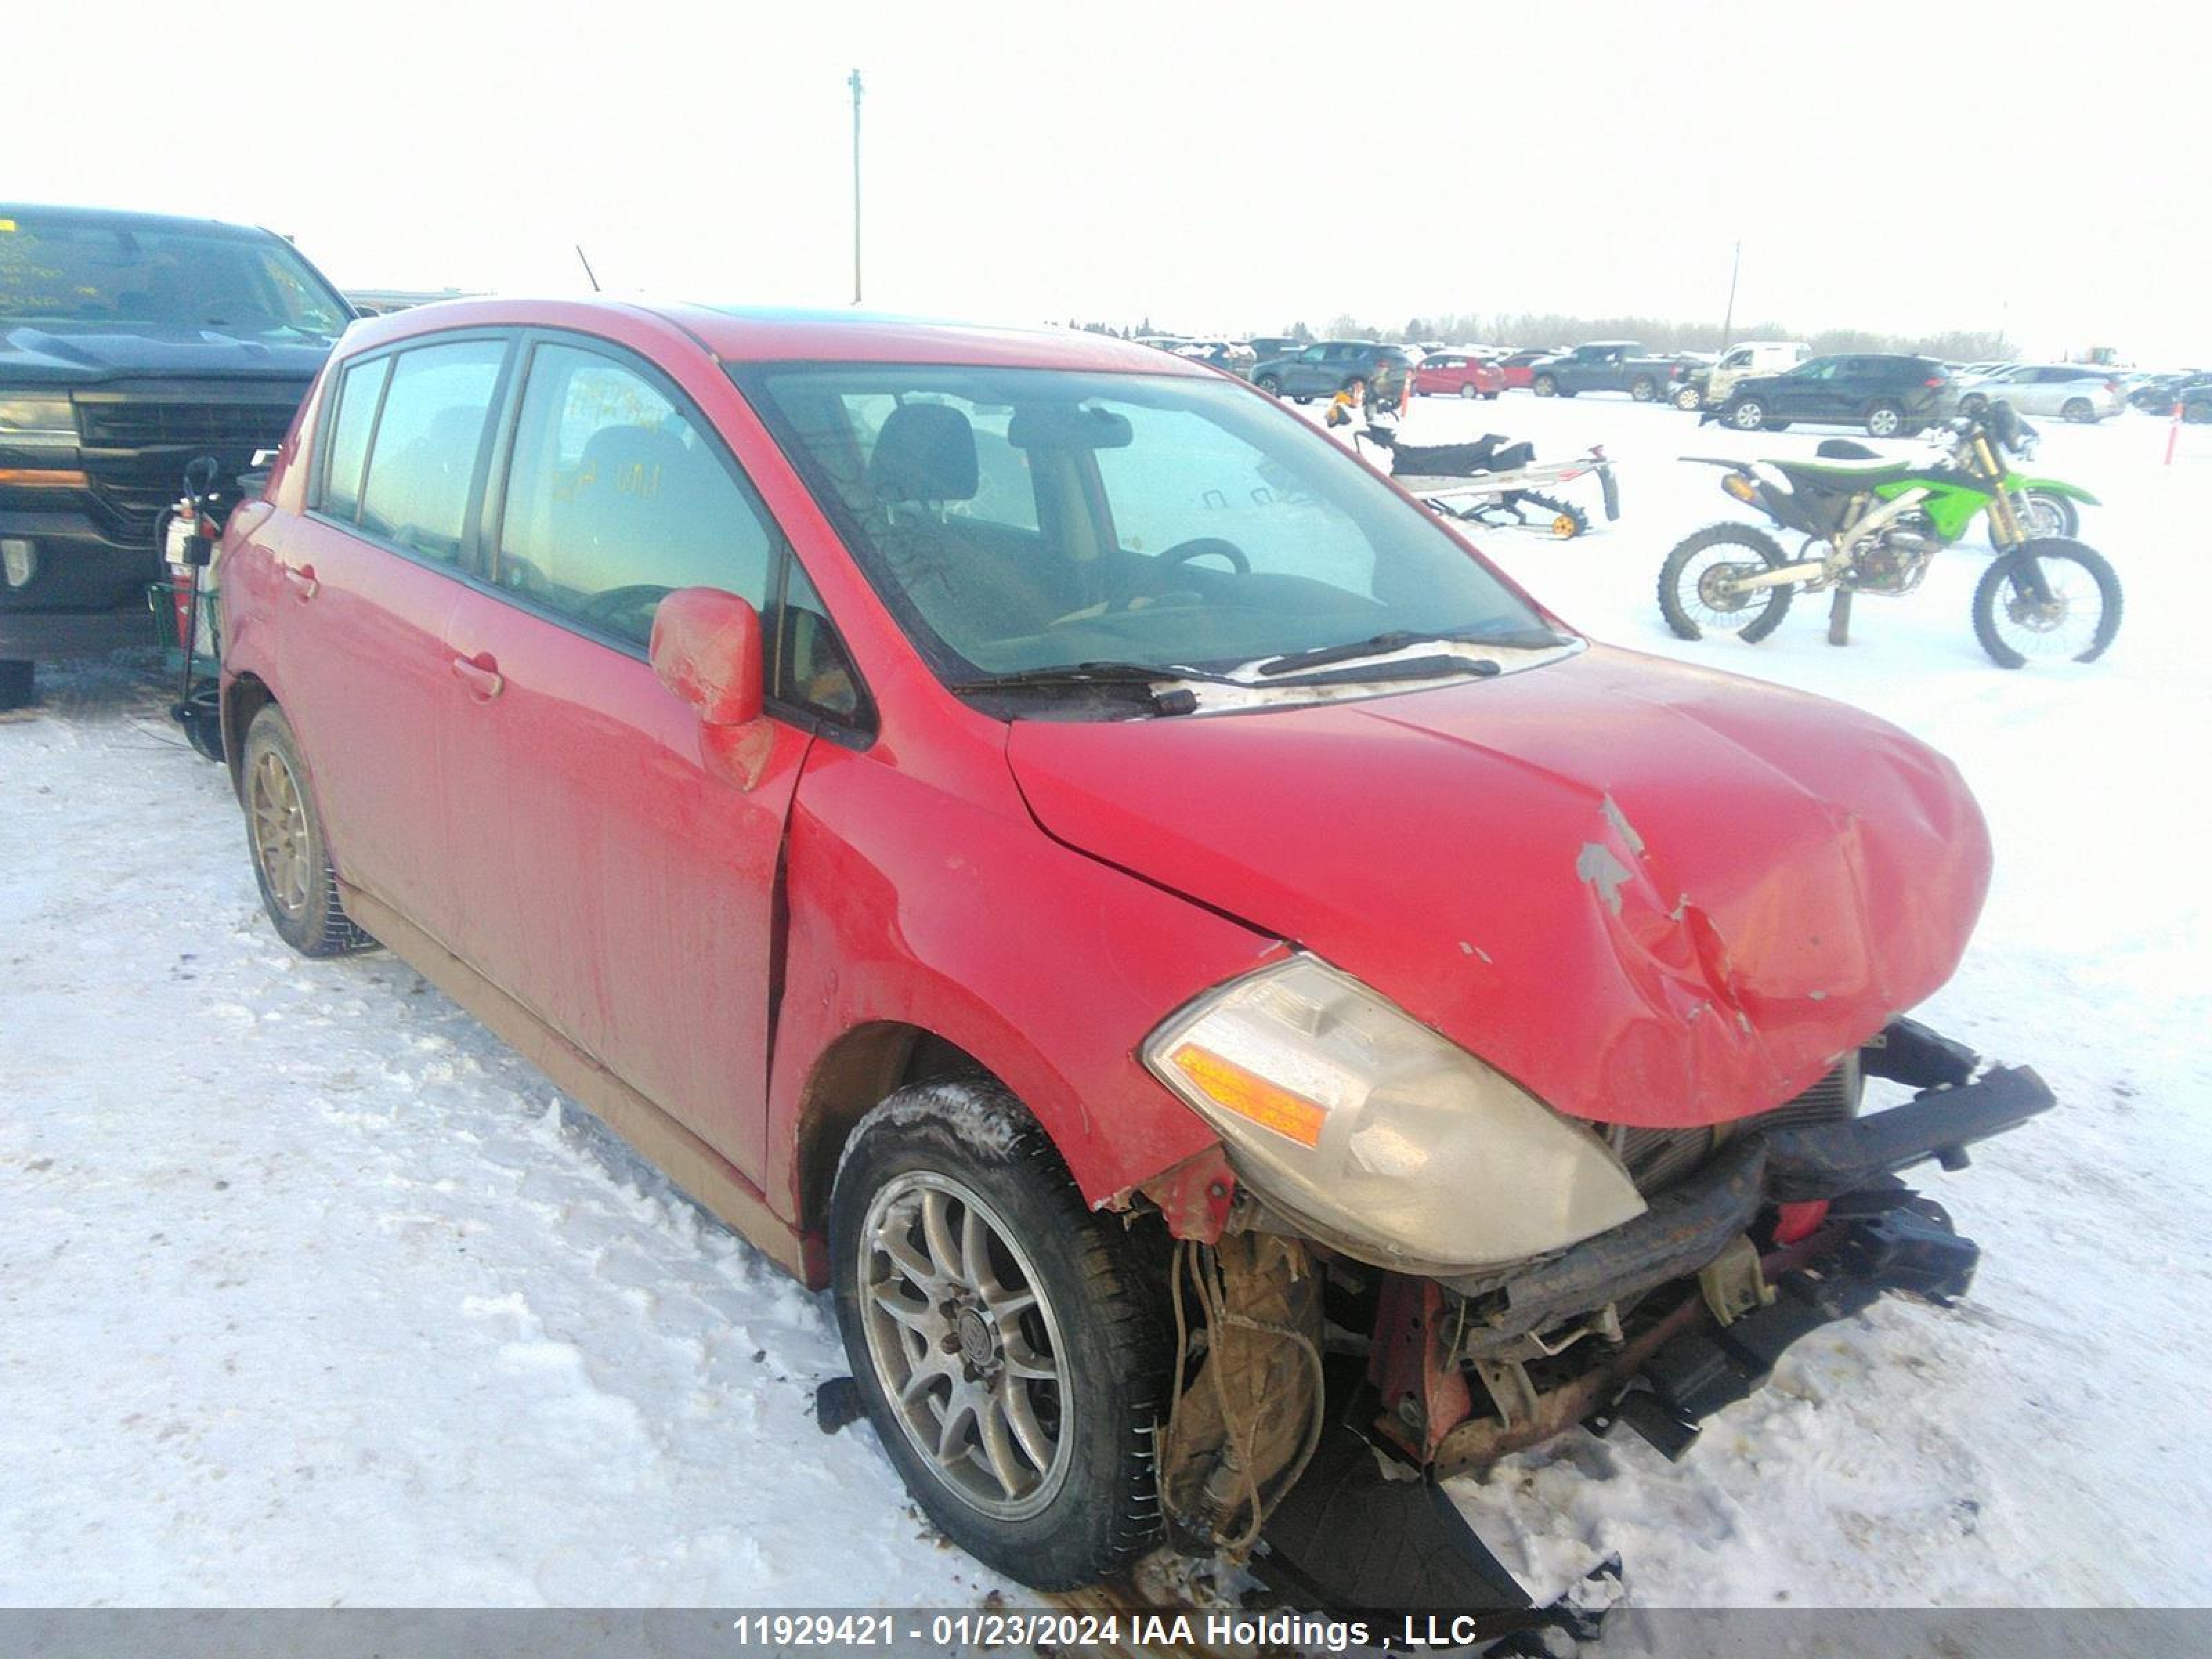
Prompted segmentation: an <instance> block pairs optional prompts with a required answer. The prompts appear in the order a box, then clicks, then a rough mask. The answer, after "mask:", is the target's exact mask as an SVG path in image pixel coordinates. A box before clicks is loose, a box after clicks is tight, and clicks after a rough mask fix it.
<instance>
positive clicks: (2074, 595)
mask: <svg viewBox="0 0 2212 1659" xmlns="http://www.w3.org/2000/svg"><path fill="white" fill-rule="evenodd" d="M2121 605H2122V599H2121V596H2120V579H2119V576H2118V574H2117V573H2115V572H2114V570H2113V569H2112V565H2111V564H2110V563H2109V562H2106V558H2105V556H2104V555H2103V554H2101V553H2100V552H2098V551H2097V550H2095V549H2094V548H2092V547H2087V546H2084V545H2083V544H2081V543H2080V542H2076V541H2069V540H2067V539H2065V538H2058V537H2046V538H2043V539H2041V540H2038V541H2032V542H2028V543H2026V544H2023V545H2021V546H2020V547H2018V548H2015V550H2013V551H2011V552H2009V553H2008V554H2006V555H2004V556H2002V558H1999V559H1997V560H1996V561H1994V562H1992V563H1991V564H1990V568H1988V569H1987V570H1985V571H1984V572H1983V573H1982V580H1980V582H1979V583H1978V584H1977V585H1976V586H1975V588H1974V637H1975V638H1977V639H1978V640H1979V641H1981V642H1982V649H1983V650H1984V651H1986V652H1988V653H1990V660H1991V661H1993V662H1995V663H1996V665H1998V666H1999V667H2000V668H2024V667H2026V666H2027V665H2028V664H2029V663H2031V662H2068V661H2071V662H2094V661H2095V660H2096V659H2098V658H2099V657H2100V656H2102V655H2104V653H2105V648H2106V647H2107V646H2109V645H2111V644H2112V640H2113V637H2114V635H2118V633H2119V631H2120V610H2121Z"/></svg>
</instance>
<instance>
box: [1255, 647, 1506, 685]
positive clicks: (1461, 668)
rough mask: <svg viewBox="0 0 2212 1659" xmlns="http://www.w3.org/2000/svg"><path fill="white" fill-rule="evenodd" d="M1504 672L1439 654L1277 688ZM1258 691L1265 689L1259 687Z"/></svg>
mask: <svg viewBox="0 0 2212 1659" xmlns="http://www.w3.org/2000/svg"><path fill="white" fill-rule="evenodd" d="M1502 672H1504V670H1502V669H1500V668H1499V667H1498V665H1497V664H1496V663H1494V662H1492V661H1491V659H1489V658H1487V657H1462V656H1456V655H1453V654H1451V653H1446V652H1442V651H1439V652H1437V653H1436V654H1435V655H1434V656H1429V657H1401V658H1399V659H1397V660H1396V661H1395V662H1382V663H1376V664H1375V665H1373V666H1372V667H1369V668H1324V669H1322V671H1320V672H1319V673H1317V674H1294V675H1291V677H1290V678H1286V679H1279V680H1277V681H1276V682H1275V684H1277V685H1282V686H1291V685H1371V684H1378V683H1380V682H1382V681H1384V680H1433V679H1438V678H1442V677H1443V676H1444V675H1446V674H1472V675H1474V677H1475V678H1477V679H1488V678H1491V677H1492V675H1495V674H1499V673H1502ZM1252 689H1253V690H1265V689H1266V688H1265V687H1261V686H1255V687H1253V688H1252Z"/></svg>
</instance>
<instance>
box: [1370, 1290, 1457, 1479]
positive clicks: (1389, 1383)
mask: <svg viewBox="0 0 2212 1659" xmlns="http://www.w3.org/2000/svg"><path fill="white" fill-rule="evenodd" d="M1458 1323H1459V1310H1458V1308H1457V1307H1456V1306H1455V1305H1454V1304H1452V1303H1451V1302H1450V1301H1449V1300H1448V1299H1447V1298H1446V1297H1445V1295H1444V1292H1443V1286H1442V1285H1438V1284H1437V1282H1436V1280H1434V1279H1415V1278H1413V1277H1412V1276H1410V1275H1408V1274H1406V1273H1390V1274H1389V1275H1387V1276H1386V1277H1385V1278H1384V1279H1383V1289H1382V1295H1381V1297H1380V1304H1379V1308H1378V1310H1377V1312H1376V1318H1375V1342H1374V1346H1373V1347H1371V1348H1370V1350H1369V1351H1368V1358H1367V1380H1368V1381H1369V1382H1370V1383H1372V1384H1373V1385H1374V1388H1375V1391H1376V1394H1377V1395H1379V1396H1380V1397H1381V1400H1382V1404H1383V1419H1382V1423H1381V1425H1380V1426H1381V1428H1382V1431H1383V1433H1385V1434H1387V1435H1388V1436H1389V1437H1390V1438H1391V1439H1393V1440H1394V1441H1395V1442H1397V1443H1398V1444H1399V1445H1400V1446H1401V1448H1403V1449H1405V1450H1406V1451H1407V1453H1409V1454H1410V1455H1412V1456H1413V1460H1414V1462H1417V1463H1425V1462H1428V1461H1429V1459H1430V1458H1431V1457H1432V1456H1434V1455H1436V1449H1437V1442H1438V1441H1440V1440H1441V1439H1443V1436H1444V1433H1445V1431H1447V1430H1449V1428H1450V1427H1451V1426H1452V1425H1454V1424H1455V1423H1457V1422H1459V1421H1460V1420H1461V1419H1462V1418H1464V1417H1465V1416H1466V1415H1467V1414H1468V1410H1469V1409H1470V1407H1472V1405H1473V1403H1474V1402H1473V1400H1472V1398H1471V1397H1470V1395H1469V1394H1468V1386H1467V1374H1466V1373H1465V1372H1464V1371H1462V1370H1461V1369H1460V1367H1459V1352H1458V1347H1459V1345H1458V1334H1459V1333H1458Z"/></svg>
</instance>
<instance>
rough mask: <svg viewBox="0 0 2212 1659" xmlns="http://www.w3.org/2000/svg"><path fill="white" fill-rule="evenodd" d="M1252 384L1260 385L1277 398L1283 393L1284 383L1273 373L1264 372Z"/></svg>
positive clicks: (1268, 393)
mask: <svg viewBox="0 0 2212 1659" xmlns="http://www.w3.org/2000/svg"><path fill="white" fill-rule="evenodd" d="M1252 384H1253V385H1255V386H1258V387H1259V388H1260V390H1261V391H1262V392H1266V393H1267V395H1268V396H1269V397H1271V398H1277V397H1280V396H1281V395H1282V391H1283V383H1282V382H1281V381H1280V380H1277V379H1276V378H1275V377H1274V376H1273V375H1272V374H1262V375H1261V377H1260V378H1259V379H1258V380H1255V381H1253V382H1252Z"/></svg>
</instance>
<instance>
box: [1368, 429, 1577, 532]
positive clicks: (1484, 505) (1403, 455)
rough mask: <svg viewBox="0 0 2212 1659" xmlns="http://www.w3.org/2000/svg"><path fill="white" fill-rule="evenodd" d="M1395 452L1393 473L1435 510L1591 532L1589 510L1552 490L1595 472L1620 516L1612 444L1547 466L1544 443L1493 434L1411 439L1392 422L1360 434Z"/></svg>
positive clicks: (1515, 525)
mask: <svg viewBox="0 0 2212 1659" xmlns="http://www.w3.org/2000/svg"><path fill="white" fill-rule="evenodd" d="M1358 436H1359V438H1360V439H1362V440H1364V441H1367V442H1370V443H1372V444H1374V445H1376V447H1378V448H1381V449H1382V450H1383V451H1385V452H1386V453H1388V454H1389V457H1390V476H1391V477H1392V478H1394V479H1395V481H1396V482H1397V483H1398V485H1399V487H1400V488H1401V489H1404V490H1406V491H1407V493H1408V494H1410V495H1413V496H1415V497H1416V498H1418V499H1419V501H1420V502H1421V504H1422V505H1423V506H1425V507H1428V508H1429V509H1430V511H1431V512H1434V513H1442V514H1443V515H1444V516H1446V517H1447V518H1453V519H1458V520H1462V521H1464V522H1466V523H1469V524H1480V525H1486V526H1491V527H1492V528H1504V529H1511V530H1538V531H1541V532H1544V533H1545V534H1547V535H1550V536H1555V537H1557V538H1559V539H1560V540H1561V541H1566V540H1570V539H1571V538H1574V537H1577V536H1583V535H1588V534H1589V529H1590V519H1589V513H1588V512H1587V511H1585V510H1584V509H1583V507H1579V506H1577V505H1576V504H1575V503H1574V502H1572V501H1564V500H1562V499H1560V498H1559V496H1557V495H1550V494H1547V491H1546V489H1545V488H1542V487H1556V486H1558V485H1560V484H1565V483H1573V482H1574V481H1575V480H1576V479H1577V478H1582V477H1589V476H1591V475H1593V474H1594V475H1595V477H1596V478H1597V482H1598V489H1599V492H1600V495H1601V499H1602V500H1603V501H1604V504H1605V516H1606V520H1607V522H1608V523H1610V522H1611V521H1613V520H1616V519H1618V518H1620V484H1619V483H1618V482H1617V481H1616V480H1615V479H1614V477H1613V463H1612V462H1611V461H1609V460H1607V459H1606V454H1605V447H1604V446H1603V445H1602V444H1593V445H1591V446H1590V447H1589V452H1588V453H1586V454H1583V455H1580V456H1577V458H1576V459H1573V460H1571V461H1553V462H1550V463H1547V464H1542V465H1540V464H1539V463H1538V462H1537V460H1536V447H1535V446H1534V444H1530V443H1526V442H1522V443H1515V442H1512V441H1509V440H1508V439H1506V438H1504V437H1503V436H1501V435H1498V434H1497V433H1494V432H1492V433H1488V434H1486V435H1484V436H1482V437H1480V438H1478V439H1476V440H1475V441H1474V442H1473V443H1464V444H1409V443H1407V442H1406V441H1404V440H1403V439H1401V437H1399V435H1397V434H1396V433H1395V432H1394V431H1392V430H1391V429H1390V428H1389V427H1387V426H1374V425H1370V426H1369V427H1368V428H1367V429H1366V430H1365V431H1364V432H1362V433H1360V434H1359V435H1358Z"/></svg>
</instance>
